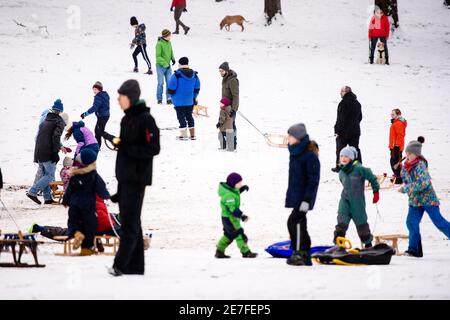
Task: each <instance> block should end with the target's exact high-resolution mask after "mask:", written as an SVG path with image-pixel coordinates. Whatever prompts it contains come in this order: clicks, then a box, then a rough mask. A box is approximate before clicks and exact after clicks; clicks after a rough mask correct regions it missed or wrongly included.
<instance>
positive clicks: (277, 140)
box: [264, 133, 288, 148]
mask: <svg viewBox="0 0 450 320" xmlns="http://www.w3.org/2000/svg"><path fill="white" fill-rule="evenodd" d="M264 139H265V140H266V143H267V144H268V145H269V146H271V147H274V148H287V147H288V141H287V135H283V134H272V133H266V134H265V135H264Z"/></svg>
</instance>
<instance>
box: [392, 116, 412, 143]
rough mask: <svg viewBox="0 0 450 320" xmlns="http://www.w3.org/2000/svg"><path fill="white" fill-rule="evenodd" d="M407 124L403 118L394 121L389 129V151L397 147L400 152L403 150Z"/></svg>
mask: <svg viewBox="0 0 450 320" xmlns="http://www.w3.org/2000/svg"><path fill="white" fill-rule="evenodd" d="M407 125H408V123H407V121H406V119H405V118H403V117H400V118H398V119H395V120H394V121H393V122H392V124H391V127H390V129H389V149H391V150H392V149H394V148H395V147H399V149H400V151H403V150H404V148H405V135H406V127H407Z"/></svg>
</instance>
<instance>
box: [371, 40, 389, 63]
mask: <svg viewBox="0 0 450 320" xmlns="http://www.w3.org/2000/svg"><path fill="white" fill-rule="evenodd" d="M378 39H380V41H381V42H383V43H384V54H385V56H386V62H389V51H388V46H387V40H386V38H384V37H380V38H371V39H370V61H371V62H373V60H374V55H375V50H376V49H377V42H378Z"/></svg>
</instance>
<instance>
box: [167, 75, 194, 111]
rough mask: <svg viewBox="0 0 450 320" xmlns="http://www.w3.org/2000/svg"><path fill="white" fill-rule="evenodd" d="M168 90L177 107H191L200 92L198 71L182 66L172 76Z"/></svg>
mask: <svg viewBox="0 0 450 320" xmlns="http://www.w3.org/2000/svg"><path fill="white" fill-rule="evenodd" d="M167 92H168V93H169V94H170V95H171V96H172V102H173V104H174V106H175V107H191V106H193V105H194V100H195V99H197V96H198V93H199V92H200V79H199V78H198V74H197V72H196V71H194V70H192V69H189V68H180V69H178V70H177V71H175V73H174V74H173V75H172V76H171V77H170V80H169V85H168V87H167Z"/></svg>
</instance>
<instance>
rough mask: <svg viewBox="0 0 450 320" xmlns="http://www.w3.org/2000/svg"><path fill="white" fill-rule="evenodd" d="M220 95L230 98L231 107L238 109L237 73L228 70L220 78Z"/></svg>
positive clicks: (234, 109)
mask: <svg viewBox="0 0 450 320" xmlns="http://www.w3.org/2000/svg"><path fill="white" fill-rule="evenodd" d="M222 97H227V98H228V99H230V100H231V109H232V110H233V111H235V112H236V111H238V109H239V79H238V78H237V73H236V72H234V71H233V70H229V71H228V72H227V73H226V75H225V76H224V77H223V79H222Z"/></svg>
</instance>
